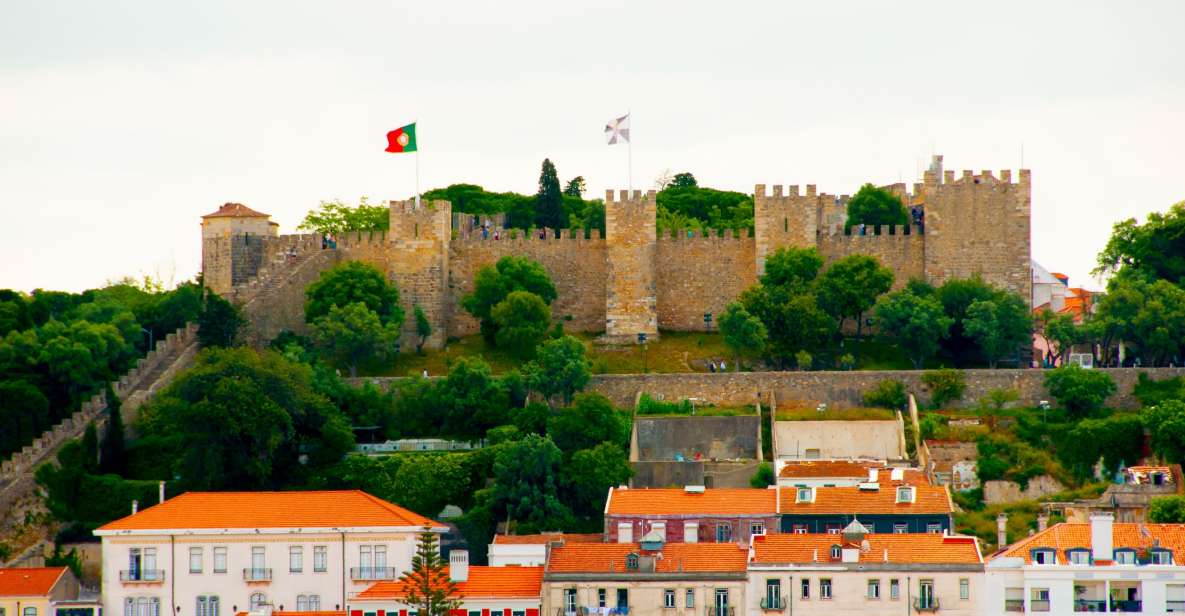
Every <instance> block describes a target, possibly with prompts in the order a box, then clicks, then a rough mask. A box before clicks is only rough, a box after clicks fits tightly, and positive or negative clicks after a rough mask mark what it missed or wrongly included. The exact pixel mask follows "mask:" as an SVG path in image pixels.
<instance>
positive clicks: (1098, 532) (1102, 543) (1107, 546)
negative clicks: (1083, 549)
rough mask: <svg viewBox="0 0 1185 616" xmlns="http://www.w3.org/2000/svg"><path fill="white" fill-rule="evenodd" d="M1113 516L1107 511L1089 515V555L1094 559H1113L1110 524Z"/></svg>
mask: <svg viewBox="0 0 1185 616" xmlns="http://www.w3.org/2000/svg"><path fill="white" fill-rule="evenodd" d="M1114 521H1115V517H1114V516H1112V515H1111V514H1109V513H1095V514H1092V515H1091V516H1090V555H1091V556H1092V557H1093V558H1094V559H1095V560H1114V559H1115V554H1114V550H1113V549H1112V548H1113V544H1112V536H1111V525H1112V523H1113V522H1114Z"/></svg>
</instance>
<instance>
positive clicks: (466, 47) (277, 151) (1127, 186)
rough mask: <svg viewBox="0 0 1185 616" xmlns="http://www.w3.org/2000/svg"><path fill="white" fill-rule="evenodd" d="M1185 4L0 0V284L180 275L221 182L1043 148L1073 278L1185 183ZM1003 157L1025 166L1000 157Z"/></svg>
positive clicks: (611, 169) (600, 186)
mask: <svg viewBox="0 0 1185 616" xmlns="http://www.w3.org/2000/svg"><path fill="white" fill-rule="evenodd" d="M1183 34H1185V3H1182V2H1179V1H1177V2H1173V1H1166V2H1150V1H1141V2H1138V3H1137V2H1106V3H1094V2H1084V1H1081V0H1075V1H1073V2H1016V3H1010V2H993V3H983V2H978V3H951V2H885V1H873V2H810V3H806V2H794V3H791V2H784V1H779V2H768V3H748V2H720V1H719V0H717V1H714V2H702V3H701V2H663V3H659V2H640V1H637V0H635V1H634V2H610V1H601V2H588V3H584V2H570V1H563V2H559V1H556V0H549V1H541V2H531V3H527V2H506V1H500V2H494V1H490V2H465V3H460V2H448V1H443V0H432V1H425V2H323V1H322V2H294V1H292V0H286V1H282V2H281V1H276V2H262V1H253V2H241V1H216V0H203V1H202V2H190V3H181V2H160V1H159V0H148V1H143V2H129V1H118V0H105V1H103V2H83V1H81V0H80V1H78V2H59V1H54V0H37V1H35V2H16V1H13V2H4V3H2V4H0V208H3V229H4V233H3V234H2V237H3V240H2V241H0V288H4V287H11V288H17V289H23V290H31V289H33V288H37V287H41V288H52V289H66V290H81V289H85V288H88V287H94V286H98V285H101V284H103V283H104V281H106V280H108V279H112V278H117V277H120V276H124V275H138V274H152V275H159V276H161V277H163V278H165V279H166V280H172V281H174V282H180V281H182V280H185V279H189V278H191V277H193V276H194V275H195V274H196V273H197V271H198V268H199V265H200V252H201V249H200V241H199V228H198V224H199V216H201V215H202V214H206V213H209V212H211V211H213V210H215V209H217V207H218V205H220V204H221V203H223V202H226V201H240V202H243V203H246V204H247V205H249V206H250V207H252V208H255V209H257V210H260V211H263V212H267V213H270V214H272V215H273V219H274V220H276V221H277V222H279V223H280V225H281V229H282V231H283V232H285V233H291V232H293V230H294V227H295V225H296V224H298V223H299V222H300V220H301V218H302V217H303V215H304V213H305V212H306V211H307V210H308V209H310V208H312V207H315V206H316V205H317V203H318V202H319V201H320V200H322V199H334V198H341V199H344V200H347V201H351V202H353V201H356V200H357V199H358V198H359V197H360V196H362V195H367V196H370V197H372V198H375V199H390V198H403V197H406V196H408V195H410V194H413V193H414V191H415V174H414V169H415V167H414V159H413V158H412V156H411V155H391V154H386V153H384V152H383V148H384V147H385V145H386V142H385V137H384V135H385V133H386V131H388V130H390V129H393V128H396V127H398V126H400V125H402V124H405V123H408V122H411V121H413V120H416V119H418V120H419V135H418V136H419V142H420V147H421V149H422V154H421V160H420V172H421V180H420V183H421V186H422V187H423V188H424V189H427V188H431V187H439V186H444V185H447V184H450V183H454V182H472V183H477V184H481V185H482V186H485V187H486V188H488V189H493V190H515V191H520V192H534V190H535V183H536V180H537V178H538V174H539V163H540V162H541V160H542V159H543V158H544V157H550V158H551V159H552V160H553V161H554V162H555V163H556V166H557V168H558V170H559V174H560V177H561V179H564V180H566V179H567V178H570V177H572V176H575V175H583V176H584V177H585V178H586V179H587V182H588V187H589V192H590V195H591V196H594V197H595V196H601V195H603V194H604V190H605V189H606V188H625V187H626V183H627V166H626V150H625V149H624V147H623V146H614V147H609V146H607V145H605V144H604V141H603V135H602V129H603V127H604V125H605V122H606V121H607V120H609V119H610V118H611V117H614V116H616V115H620V114H623V113H625V111H626V110H627V109H630V110H632V112H633V127H632V128H633V134H634V145H633V178H634V179H633V184H634V187H635V188H648V187H649V186H650V185H651V184H652V183H653V181H654V179H655V178H656V177H657V176H658V175H659V174H661V173H662V172H663V170H665V169H671V170H673V171H675V172H678V171H691V172H693V173H694V174H695V175H696V177H697V178H699V180H700V184H701V185H707V186H712V187H717V188H727V189H732V190H739V191H744V192H750V193H751V192H752V190H753V185H754V184H758V183H764V184H778V183H781V184H812V183H813V184H817V185H818V187H819V190H820V191H825V192H829V193H835V194H839V193H851V192H854V191H855V190H856V189H857V188H858V187H859V185H860V184H861V183H863V182H866V181H870V182H874V183H878V184H888V183H892V182H896V181H899V180H900V181H905V182H914V181H918V179H919V178H920V169H921V167H922V166H923V165H924V163H925V160H926V159H927V158H928V157H929V155H930V154H931V153H941V154H944V155H945V157H946V168H947V169H955V170H956V171H957V170H961V169H964V168H966V169H975V170H977V171H978V170H981V169H992V170H999V169H1005V168H1007V169H1016V168H1018V167H1019V166H1020V162H1021V161H1020V159H1021V150H1022V144H1023V151H1024V165H1025V166H1026V167H1028V168H1031V169H1032V170H1033V256H1034V258H1036V259H1037V260H1038V261H1040V262H1041V263H1042V264H1043V265H1045V266H1046V267H1047V268H1048V269H1050V270H1052V271H1062V272H1065V273H1067V274H1069V275H1070V277H1071V283H1072V284H1076V285H1079V284H1085V285H1086V286H1098V285H1097V283H1096V282H1094V281H1093V280H1091V279H1090V278H1089V271H1090V270H1091V269H1092V267H1093V266H1094V259H1095V255H1096V254H1097V253H1098V251H1099V249H1100V248H1102V246H1103V245H1104V244H1105V242H1106V239H1107V237H1108V234H1109V232H1110V228H1111V224H1112V223H1113V222H1115V221H1117V220H1121V219H1124V218H1128V217H1132V216H1135V217H1137V218H1139V219H1141V220H1143V218H1144V216H1145V215H1146V214H1147V213H1148V212H1150V211H1163V210H1166V209H1167V208H1168V207H1169V205H1170V204H1172V203H1174V202H1176V201H1179V200H1182V199H1185V147H1183V145H1182V144H1185V36H1183ZM1014 177H1015V174H1014Z"/></svg>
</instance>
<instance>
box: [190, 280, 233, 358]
mask: <svg viewBox="0 0 1185 616" xmlns="http://www.w3.org/2000/svg"><path fill="white" fill-rule="evenodd" d="M243 323H244V319H243V315H242V313H241V312H240V311H239V307H238V306H235V305H234V304H232V303H230V302H228V301H226V300H225V299H223V298H222V297H221V296H220V295H218V294H217V293H215V292H213V291H210V290H209V289H207V290H206V293H205V296H204V297H203V298H202V312H201V314H200V315H198V334H197V335H198V342H199V343H201V345H202V346H203V347H229V346H232V345H234V343H235V338H236V337H237V336H238V335H239V328H240V327H242V326H243Z"/></svg>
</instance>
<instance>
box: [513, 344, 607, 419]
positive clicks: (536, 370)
mask: <svg viewBox="0 0 1185 616" xmlns="http://www.w3.org/2000/svg"><path fill="white" fill-rule="evenodd" d="M591 374H592V370H591V364H590V363H589V361H588V358H587V357H585V348H584V343H583V342H581V341H580V340H578V339H577V338H574V337H572V336H564V337H562V338H557V339H554V340H548V341H547V342H544V343H543V344H542V345H541V346H540V347H539V352H538V356H537V357H536V359H535V361H534V362H532V363H531V364H528V369H527V381H528V383H529V385H530V388H531V389H532V390H534V391H537V392H539V393H540V394H541V395H542V396H543V397H544V398H547V399H548V400H549V401H550V400H552V399H553V398H555V397H556V396H559V397H560V400H561V401H562V402H563V404H564V405H568V404H571V403H572V396H574V395H575V394H576V392H578V391H580V390H582V389H584V386H585V385H587V384H588V379H589V377H590V376H591Z"/></svg>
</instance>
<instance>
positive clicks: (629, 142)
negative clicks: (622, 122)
mask: <svg viewBox="0 0 1185 616" xmlns="http://www.w3.org/2000/svg"><path fill="white" fill-rule="evenodd" d="M625 117H627V118H629V120H628V121H629V123H630V126H631V127H632V126H633V123H634V117H633V110H632V109H628V108H627V109H626V110H625ZM625 147H626V152H627V160H628V162H627V163H626V164H627V166H628V167H629V189H630V198H631V199H632V198H633V196H634V133H633V132H632V131H631V132H630V136H629V137H628V138H627V139H626V140H625Z"/></svg>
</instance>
